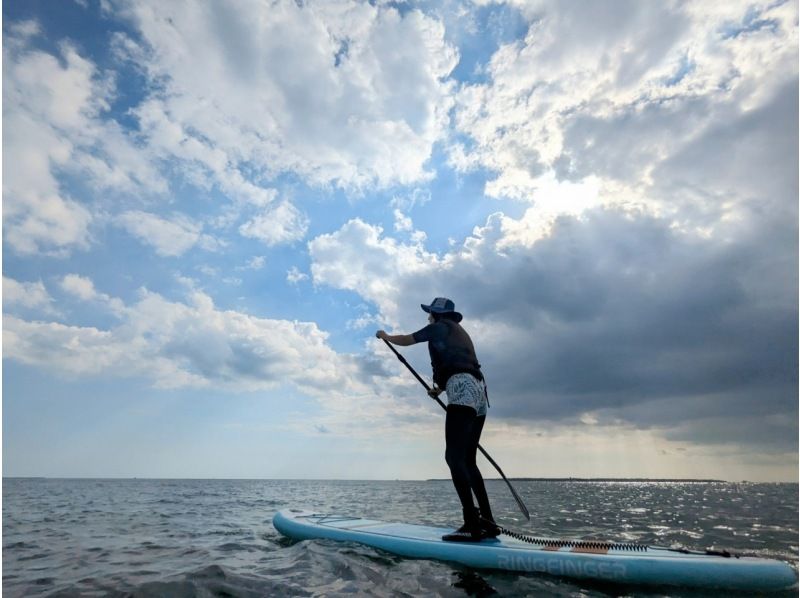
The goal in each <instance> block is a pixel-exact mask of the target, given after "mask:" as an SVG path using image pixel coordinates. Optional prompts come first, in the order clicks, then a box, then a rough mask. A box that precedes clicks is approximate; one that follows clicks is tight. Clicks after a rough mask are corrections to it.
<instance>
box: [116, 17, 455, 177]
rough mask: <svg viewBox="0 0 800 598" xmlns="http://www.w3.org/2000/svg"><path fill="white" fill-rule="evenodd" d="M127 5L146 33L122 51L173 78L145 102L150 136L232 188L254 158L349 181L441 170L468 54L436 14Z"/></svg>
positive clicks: (281, 168)
mask: <svg viewBox="0 0 800 598" xmlns="http://www.w3.org/2000/svg"><path fill="white" fill-rule="evenodd" d="M116 8H118V10H119V12H120V13H122V14H125V15H127V17H128V18H129V19H130V21H131V22H132V23H133V24H134V26H135V27H136V28H137V30H138V31H139V33H140V34H141V40H132V39H124V38H120V39H118V49H119V51H120V52H121V53H127V55H128V56H130V57H131V59H132V60H134V61H135V62H137V63H138V64H139V65H140V66H141V67H142V68H143V70H144V72H145V73H146V74H147V76H148V77H149V78H150V79H151V80H152V81H158V83H159V88H160V89H162V90H163V93H159V94H157V95H156V96H154V97H153V98H152V101H150V102H147V103H145V104H143V105H142V106H141V107H140V108H138V109H137V110H136V114H137V115H138V117H139V119H140V121H141V122H142V124H143V131H144V133H145V135H146V136H147V137H148V140H149V143H150V144H152V145H153V146H154V147H159V148H162V150H163V151H164V152H167V153H169V154H172V155H175V156H177V157H179V158H182V159H186V160H196V161H197V162H198V163H200V164H203V165H204V167H205V168H207V169H208V170H209V171H211V172H212V173H213V175H214V177H215V178H216V179H217V182H220V183H222V184H223V186H224V185H229V186H235V185H237V184H240V183H241V184H246V183H247V181H246V180H242V181H240V182H239V183H233V182H231V179H232V178H236V177H238V176H240V175H241V173H242V172H243V170H242V167H244V166H248V167H250V168H256V169H258V170H261V171H262V172H264V173H265V174H267V175H268V176H269V175H274V174H277V173H280V172H287V171H291V172H295V173H297V174H299V175H301V176H303V177H304V178H306V179H307V180H308V181H309V182H311V183H312V184H329V183H334V184H337V185H341V186H344V187H349V188H364V187H367V186H372V185H378V186H388V185H391V184H396V183H400V184H408V183H413V182H415V181H419V180H425V179H427V178H429V176H430V173H429V172H427V171H426V168H425V163H426V161H427V160H428V159H429V157H430V155H431V148H432V146H433V144H434V143H435V142H436V141H437V140H438V139H440V137H441V136H442V133H443V129H444V127H445V126H446V124H447V122H448V116H447V113H448V110H449V108H450V106H451V101H450V95H449V94H450V91H451V84H450V83H448V82H446V78H447V76H448V74H449V73H450V71H451V70H452V69H453V68H454V66H455V64H456V62H457V54H456V51H455V49H454V48H452V47H450V46H448V45H447V44H446V43H445V41H444V29H443V26H442V25H441V23H439V22H438V21H436V20H434V19H432V18H430V17H427V16H425V15H423V14H422V13H421V12H419V11H416V10H413V11H409V12H407V13H406V14H403V15H401V14H400V12H398V11H397V10H396V9H394V8H392V7H388V6H372V5H370V4H367V3H354V2H353V3H351V2H337V3H330V2H310V3H304V4H303V5H298V4H297V3H295V2H288V1H286V2H278V3H275V4H272V5H270V6H266V5H264V4H262V3H259V2H255V1H253V2H248V3H245V4H242V5H239V6H238V8H239V10H236V11H232V10H227V9H223V8H221V7H219V6H216V5H213V4H212V5H198V4H191V3H190V4H180V3H171V2H170V3H162V2H140V3H136V4H134V5H131V4H127V3H125V4H123V3H118V4H117V5H116ZM211 148H213V150H212V149H211ZM250 191H253V189H252V188H249V190H248V191H246V193H247V192H250Z"/></svg>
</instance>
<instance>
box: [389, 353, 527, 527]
mask: <svg viewBox="0 0 800 598" xmlns="http://www.w3.org/2000/svg"><path fill="white" fill-rule="evenodd" d="M382 340H383V342H384V343H386V346H387V347H389V348H390V349H391V350H392V353H394V354H395V355H396V356H397V359H399V360H400V362H401V363H402V364H403V365H404V366H406V367H407V368H408V371H410V372H411V373H412V374H414V377H415V378H416V379H417V380H419V383H420V384H422V386H424V387H425V390H426V391H428V392H430V390H431V387H430V386H429V385H428V383H427V382H425V380H423V379H422V376H420V375H419V374H418V373H417V371H416V370H415V369H414V368H412V367H411V364H409V363H408V362H407V361H406V358H405V357H403V356H402V355H401V354H400V352H399V351H398V350H397V349H395V348H394V346H393V345H392V343H390V342H389V341H387V340H386V339H385V338H384V339H382ZM429 396H430V395H429ZM432 398H433V400H435V401H436V402H437V403H439V406H440V407H441V408H442V409H444V410H445V411H447V407H446V406H445V404H444V403H442V401H441V399H440V398H439V397H432ZM478 450H479V451H480V452H481V454H482V455H483V456H484V457H486V459H487V461H489V463H491V464H492V465H493V466H494V468H495V469H496V470H497V473H499V474H500V476H501V477H502V478H503V481H505V483H506V485H507V486H508V489H509V490H510V491H511V495H512V496H513V497H514V500H515V501H517V506H519V510H520V511H521V512H522V514H523V515H525V519H527V520H528V521H530V520H531V515H530V513H529V512H528V507H526V506H525V503H524V502H522V498H520V496H519V494H517V491H516V490H515V489H514V486H512V485H511V482H509V481H508V478H507V477H506V474H504V473H503V470H502V469H500V466H499V465H498V464H497V462H496V461H495V460H494V459H492V458H491V457H490V456H489V453H487V452H486V451H485V450H484V448H483V447H482V446H481V445H480V444H479V445H478Z"/></svg>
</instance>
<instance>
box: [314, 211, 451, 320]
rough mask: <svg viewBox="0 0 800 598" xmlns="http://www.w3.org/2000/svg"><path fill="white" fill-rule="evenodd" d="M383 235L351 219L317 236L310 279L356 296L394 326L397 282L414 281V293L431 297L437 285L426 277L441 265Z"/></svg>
mask: <svg viewBox="0 0 800 598" xmlns="http://www.w3.org/2000/svg"><path fill="white" fill-rule="evenodd" d="M382 233H383V229H382V228H381V227H379V226H372V225H370V224H367V223H366V222H364V221H363V220H360V219H355V220H351V221H349V222H347V223H346V224H345V225H344V226H342V228H341V229H339V230H338V231H336V232H334V233H331V234H327V235H320V236H318V237H316V238H315V239H313V240H312V241H310V242H309V244H308V248H309V253H310V255H311V258H312V264H311V274H312V276H313V279H314V283H315V284H327V285H330V286H334V287H338V288H345V289H350V290H354V291H356V292H357V293H359V295H361V296H362V297H364V298H365V299H367V300H369V301H372V302H374V303H375V304H377V305H378V306H379V307H380V309H381V314H382V315H383V316H384V317H385V318H386V319H387V320H389V321H392V322H397V319H398V315H399V314H398V309H399V308H398V298H399V297H398V295H397V285H396V283H397V280H398V279H409V278H411V277H417V279H418V280H419V283H420V287H419V288H418V292H420V293H421V294H422V295H424V296H431V297H433V296H435V294H436V291H435V288H436V286H435V283H434V281H432V280H430V275H431V273H433V272H435V271H436V270H437V269H438V268H439V267H440V265H441V264H440V262H441V260H440V259H439V258H438V257H437V256H436V255H434V254H432V253H429V252H426V251H425V250H424V249H423V248H422V247H421V246H420V245H406V244H403V243H398V242H397V241H395V240H394V239H392V238H390V237H382ZM426 289H427V290H426Z"/></svg>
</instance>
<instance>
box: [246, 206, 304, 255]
mask: <svg viewBox="0 0 800 598" xmlns="http://www.w3.org/2000/svg"><path fill="white" fill-rule="evenodd" d="M307 229H308V218H307V217H306V216H305V215H304V214H303V213H302V212H300V210H298V209H297V208H296V207H295V206H293V205H292V204H291V203H289V202H288V201H282V202H280V203H279V204H278V205H274V206H270V207H268V208H266V209H264V210H263V211H262V212H261V213H260V214H258V215H257V216H255V217H254V218H252V219H250V220H248V221H247V222H245V223H244V224H242V225H241V226H240V227H239V233H240V234H241V235H242V236H243V237H250V238H253V239H258V240H259V241H261V242H263V243H264V244H265V245H267V246H272V245H278V244H281V243H291V242H293V241H299V240H300V239H302V238H303V237H304V236H305V234H306V230H307Z"/></svg>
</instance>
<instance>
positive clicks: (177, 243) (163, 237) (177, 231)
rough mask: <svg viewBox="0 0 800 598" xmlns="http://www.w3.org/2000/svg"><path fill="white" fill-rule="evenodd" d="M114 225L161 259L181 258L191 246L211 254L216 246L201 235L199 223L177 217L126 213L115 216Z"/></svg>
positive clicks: (207, 236)
mask: <svg viewBox="0 0 800 598" xmlns="http://www.w3.org/2000/svg"><path fill="white" fill-rule="evenodd" d="M115 222H116V224H118V225H119V226H121V227H123V228H124V229H125V230H127V231H128V232H129V233H130V234H132V235H133V236H135V237H136V238H138V239H139V240H140V241H142V242H143V243H146V244H147V245H150V246H151V247H153V248H154V249H155V251H156V253H157V254H158V255H161V256H165V257H176V256H179V255H182V254H184V253H186V252H187V251H188V250H189V249H191V248H192V247H194V246H195V245H199V246H200V247H202V248H203V249H207V250H211V251H213V250H215V249H216V248H217V246H218V243H217V241H216V240H215V239H214V238H213V237H211V236H209V235H205V234H203V233H202V230H203V227H202V225H201V224H198V223H197V222H195V221H194V220H192V219H191V218H188V217H187V216H183V215H181V214H174V215H173V216H172V218H170V219H166V218H161V217H160V216H157V215H155V214H150V213H148V212H142V211H140V210H130V211H127V212H123V213H122V214H120V215H119V216H117V217H116V218H115Z"/></svg>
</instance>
